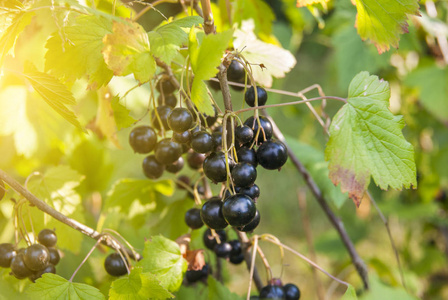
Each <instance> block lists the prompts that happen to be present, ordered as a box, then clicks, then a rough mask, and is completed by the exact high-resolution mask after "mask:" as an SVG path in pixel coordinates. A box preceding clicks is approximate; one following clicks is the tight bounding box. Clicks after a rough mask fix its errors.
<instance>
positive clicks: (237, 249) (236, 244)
mask: <svg viewBox="0 0 448 300" xmlns="http://www.w3.org/2000/svg"><path fill="white" fill-rule="evenodd" d="M229 244H230V246H232V251H230V255H238V254H240V253H241V242H240V241H239V240H231V241H229Z"/></svg>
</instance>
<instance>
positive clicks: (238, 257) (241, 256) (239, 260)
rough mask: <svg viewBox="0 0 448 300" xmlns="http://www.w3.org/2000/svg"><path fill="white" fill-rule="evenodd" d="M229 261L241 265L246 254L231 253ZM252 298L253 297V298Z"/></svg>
mask: <svg viewBox="0 0 448 300" xmlns="http://www.w3.org/2000/svg"><path fill="white" fill-rule="evenodd" d="M229 261H230V262H231V263H232V264H234V265H239V264H240V263H242V262H243V261H244V254H243V253H240V254H237V255H232V254H231V255H230V256H229ZM251 299H252V298H251Z"/></svg>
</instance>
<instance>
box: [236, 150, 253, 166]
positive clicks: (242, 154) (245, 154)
mask: <svg viewBox="0 0 448 300" xmlns="http://www.w3.org/2000/svg"><path fill="white" fill-rule="evenodd" d="M236 155H237V157H238V162H247V163H249V164H251V165H253V166H254V167H256V166H257V165H258V161H257V152H256V151H255V149H253V148H252V149H250V148H248V147H241V148H240V149H238V150H237V152H236Z"/></svg>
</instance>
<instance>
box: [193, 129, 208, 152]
mask: <svg viewBox="0 0 448 300" xmlns="http://www.w3.org/2000/svg"><path fill="white" fill-rule="evenodd" d="M191 148H193V150H194V151H196V152H198V153H207V152H210V151H212V150H213V139H212V136H211V134H210V133H208V132H207V131H198V132H195V133H194V134H193V136H192V137H191Z"/></svg>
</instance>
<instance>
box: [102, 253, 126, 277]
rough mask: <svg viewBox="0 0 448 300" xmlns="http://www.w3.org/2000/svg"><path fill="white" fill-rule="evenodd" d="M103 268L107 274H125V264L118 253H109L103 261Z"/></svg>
mask: <svg viewBox="0 0 448 300" xmlns="http://www.w3.org/2000/svg"><path fill="white" fill-rule="evenodd" d="M104 269H106V272H107V273H108V274H109V275H112V276H122V275H125V274H127V272H128V271H127V269H126V264H125V263H124V261H123V259H122V258H121V256H120V254H118V253H116V252H115V253H111V254H109V255H108V256H107V257H106V260H105V261H104Z"/></svg>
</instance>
